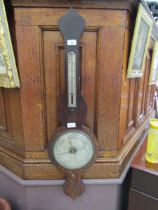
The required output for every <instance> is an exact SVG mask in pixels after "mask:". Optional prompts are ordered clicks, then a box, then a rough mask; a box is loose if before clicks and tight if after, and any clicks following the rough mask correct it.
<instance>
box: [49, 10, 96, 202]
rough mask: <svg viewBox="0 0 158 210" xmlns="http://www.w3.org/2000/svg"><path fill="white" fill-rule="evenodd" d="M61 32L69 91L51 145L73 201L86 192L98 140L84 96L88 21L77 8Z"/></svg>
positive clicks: (65, 18) (51, 153)
mask: <svg viewBox="0 0 158 210" xmlns="http://www.w3.org/2000/svg"><path fill="white" fill-rule="evenodd" d="M58 25H59V29H60V31H61V33H62V35H63V38H64V45H65V56H64V57H65V59H64V61H65V71H64V72H65V77H64V78H65V81H64V83H65V90H64V95H63V96H62V97H61V99H60V102H59V109H58V118H59V122H60V124H61V127H60V128H59V129H57V131H56V133H55V134H54V136H53V138H52V141H51V142H50V144H49V147H48V152H49V157H50V159H51V160H52V161H53V162H54V163H55V164H56V165H57V167H59V168H60V169H62V171H64V173H65V177H66V182H65V184H64V192H65V194H67V195H69V196H70V197H72V198H73V199H75V198H76V197H78V196H80V195H81V194H82V193H83V192H84V191H85V186H84V183H83V182H82V175H83V173H84V171H85V169H86V168H88V167H89V166H90V165H91V164H92V163H93V162H94V159H95V156H96V139H95V135H94V134H93V132H92V131H91V130H90V129H89V128H88V127H86V126H85V124H86V115H87V105H86V102H85V101H84V99H83V97H82V95H81V87H80V86H81V85H80V83H81V82H80V58H79V52H80V50H79V47H80V36H81V34H82V33H83V31H84V27H85V21H84V19H83V18H82V17H81V16H80V15H78V14H77V13H76V12H75V10H74V9H70V10H69V12H68V13H67V14H66V15H65V16H63V17H61V18H60V20H59V24H58Z"/></svg>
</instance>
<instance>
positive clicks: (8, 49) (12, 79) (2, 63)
mask: <svg viewBox="0 0 158 210" xmlns="http://www.w3.org/2000/svg"><path fill="white" fill-rule="evenodd" d="M0 87H4V88H16V87H20V82H19V76H18V71H17V67H16V61H15V57H14V52H13V48H12V42H11V37H10V32H9V26H8V22H7V16H6V11H5V6H4V2H3V0H0Z"/></svg>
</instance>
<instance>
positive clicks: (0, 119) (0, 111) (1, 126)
mask: <svg viewBox="0 0 158 210" xmlns="http://www.w3.org/2000/svg"><path fill="white" fill-rule="evenodd" d="M6 129H7V128H6V117H5V110H4V97H3V91H2V89H0V130H2V131H3V130H6Z"/></svg>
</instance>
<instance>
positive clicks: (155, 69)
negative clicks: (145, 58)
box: [149, 41, 158, 85]
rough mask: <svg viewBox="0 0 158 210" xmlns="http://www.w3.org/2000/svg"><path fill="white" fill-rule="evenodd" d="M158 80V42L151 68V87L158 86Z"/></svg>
mask: <svg viewBox="0 0 158 210" xmlns="http://www.w3.org/2000/svg"><path fill="white" fill-rule="evenodd" d="M157 80H158V42H157V41H155V43H154V47H153V53H152V59H151V66H150V77H149V85H153V84H156V82H157Z"/></svg>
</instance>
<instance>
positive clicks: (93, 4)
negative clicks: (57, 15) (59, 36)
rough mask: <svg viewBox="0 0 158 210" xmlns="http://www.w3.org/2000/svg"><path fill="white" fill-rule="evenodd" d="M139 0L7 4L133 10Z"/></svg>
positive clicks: (47, 0)
mask: <svg viewBox="0 0 158 210" xmlns="http://www.w3.org/2000/svg"><path fill="white" fill-rule="evenodd" d="M138 3H139V0H118V1H114V0H112V1H108V0H99V1H98V0H97V1H93V0H84V1H79V0H73V1H70V0H60V1H58V0H39V1H34V0H23V1H21V0H11V1H9V2H7V1H6V4H7V5H11V6H14V7H64V8H66V7H71V6H73V7H77V8H83V7H85V8H104V9H118V10H119V9H122V10H130V11H132V10H133V9H134V8H136V7H137V5H138Z"/></svg>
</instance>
